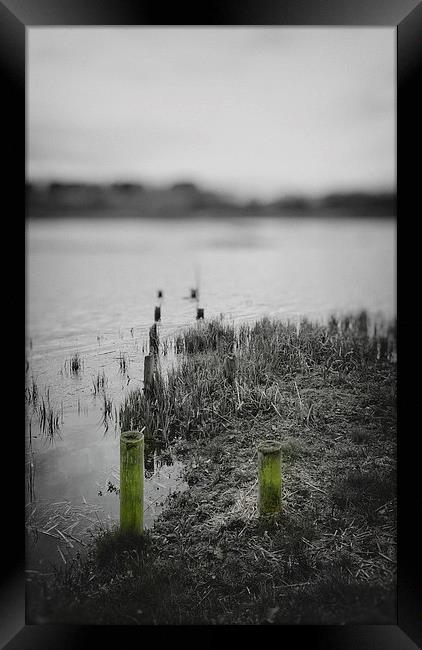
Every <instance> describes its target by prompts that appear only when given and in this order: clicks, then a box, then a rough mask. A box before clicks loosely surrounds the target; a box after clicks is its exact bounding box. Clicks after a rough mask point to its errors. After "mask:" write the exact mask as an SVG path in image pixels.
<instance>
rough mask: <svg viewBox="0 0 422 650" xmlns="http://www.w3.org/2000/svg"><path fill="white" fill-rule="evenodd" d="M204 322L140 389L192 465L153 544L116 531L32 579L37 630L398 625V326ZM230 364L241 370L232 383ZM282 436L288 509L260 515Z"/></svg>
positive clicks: (132, 424)
mask: <svg viewBox="0 0 422 650" xmlns="http://www.w3.org/2000/svg"><path fill="white" fill-rule="evenodd" d="M367 332H368V327H367V320H366V316H365V315H364V314H362V315H360V316H358V317H349V318H347V319H344V320H343V321H342V322H341V323H338V322H336V321H335V319H332V320H331V321H330V323H329V325H328V326H322V325H316V324H312V323H308V322H303V323H302V324H301V327H300V330H299V331H297V329H296V326H293V325H286V324H283V323H281V322H278V321H270V320H267V319H264V320H261V321H259V322H258V323H256V324H254V325H252V326H242V327H240V328H237V329H235V328H233V327H231V326H228V325H225V324H223V323H222V322H209V323H200V324H199V325H198V326H197V327H194V328H192V329H190V330H187V331H186V332H184V333H182V334H181V335H180V336H178V337H177V338H176V339H175V341H174V347H175V349H176V351H178V352H179V353H180V358H179V359H180V361H179V363H177V364H176V366H175V367H174V368H173V369H170V370H169V372H168V374H166V376H161V375H160V374H157V376H156V379H155V383H154V386H153V388H152V390H151V392H150V393H149V394H148V395H145V394H144V393H143V391H142V390H134V391H133V392H132V393H131V394H130V395H129V397H128V398H127V400H126V402H125V404H124V405H123V406H122V408H121V412H120V421H121V427H122V429H126V430H130V429H136V428H138V429H140V428H142V427H144V426H145V432H146V434H147V437H148V438H153V439H154V440H160V441H162V443H163V444H168V443H171V445H170V452H167V453H171V454H172V455H173V456H174V457H175V458H178V459H182V460H183V461H184V463H185V478H186V481H187V483H188V485H189V489H188V490H187V491H185V492H182V493H180V494H175V495H173V496H172V497H171V498H169V500H168V504H167V507H166V509H165V510H164V512H163V513H162V515H161V516H160V518H159V520H158V521H157V522H156V524H155V525H154V527H153V529H151V530H150V531H147V532H146V533H145V534H144V535H143V537H142V538H141V537H136V536H135V537H134V536H127V535H126V536H122V535H121V534H119V532H118V531H107V532H104V533H103V534H102V535H100V536H99V537H97V538H96V539H95V540H94V541H93V544H92V546H91V549H90V551H89V553H88V554H87V555H85V556H84V557H78V558H76V559H75V561H74V562H73V564H72V565H69V564H68V565H66V566H65V567H64V569H63V570H61V571H55V572H54V573H53V575H51V576H48V577H44V578H43V579H42V580H41V578H38V580H37V579H35V578H33V579H32V581H31V583H29V585H28V599H27V602H28V613H29V618H30V621H31V622H35V623H36V622H70V623H82V624H84V623H94V624H95V623H98V624H107V623H110V624H148V623H158V624H160V623H164V624H166V623H167V624H172V623H175V624H179V623H188V624H189V623H200V624H204V623H217V624H218V623H222V624H227V623H239V624H241V623H253V624H259V623H293V624H296V623H328V624H337V623H340V624H341V623H348V624H350V623H393V622H395V512H396V511H395V446H396V414H395V398H396V376H395V362H394V355H395V331H394V329H393V328H391V327H390V328H389V329H388V330H387V329H386V330H385V331H384V332H383V334H382V335H380V334H379V333H378V334H377V335H376V336H371V337H369V336H368V334H367ZM228 355H232V356H234V358H235V361H236V374H235V378H232V377H231V375H230V372H229V366H228V364H227V357H228ZM265 439H273V440H274V439H275V440H279V441H280V442H281V443H282V458H283V511H282V513H281V514H280V515H278V516H276V517H272V518H260V517H259V516H258V513H257V508H256V503H257V454H256V448H257V444H258V443H259V442H261V441H262V440H265Z"/></svg>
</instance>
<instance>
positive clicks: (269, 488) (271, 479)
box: [258, 440, 281, 515]
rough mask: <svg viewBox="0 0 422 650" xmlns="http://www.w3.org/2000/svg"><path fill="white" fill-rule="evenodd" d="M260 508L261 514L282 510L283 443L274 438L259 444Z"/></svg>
mask: <svg viewBox="0 0 422 650" xmlns="http://www.w3.org/2000/svg"><path fill="white" fill-rule="evenodd" d="M258 509H259V514H260V515H266V514H273V513H277V512H280V511H281V444H280V443H279V442H276V441H274V440H267V441H265V442H263V443H261V444H260V445H259V446H258Z"/></svg>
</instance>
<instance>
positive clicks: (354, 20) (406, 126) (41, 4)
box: [0, 0, 422, 650]
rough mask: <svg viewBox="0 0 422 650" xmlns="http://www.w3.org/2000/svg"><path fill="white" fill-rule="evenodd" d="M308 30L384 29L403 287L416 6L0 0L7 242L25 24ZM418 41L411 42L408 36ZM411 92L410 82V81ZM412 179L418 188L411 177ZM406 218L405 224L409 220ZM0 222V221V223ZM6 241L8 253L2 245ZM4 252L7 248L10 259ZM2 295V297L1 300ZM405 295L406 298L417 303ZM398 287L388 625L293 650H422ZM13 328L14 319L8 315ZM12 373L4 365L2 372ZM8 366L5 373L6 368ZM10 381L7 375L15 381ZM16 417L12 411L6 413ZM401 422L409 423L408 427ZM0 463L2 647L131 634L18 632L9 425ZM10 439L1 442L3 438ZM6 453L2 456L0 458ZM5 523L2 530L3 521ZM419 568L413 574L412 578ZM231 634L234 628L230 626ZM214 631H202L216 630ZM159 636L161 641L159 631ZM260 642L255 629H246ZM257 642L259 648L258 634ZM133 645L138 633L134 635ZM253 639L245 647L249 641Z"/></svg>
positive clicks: (14, 198)
mask: <svg viewBox="0 0 422 650" xmlns="http://www.w3.org/2000/svg"><path fill="white" fill-rule="evenodd" d="M134 24H136V25H146V26H147V25H311V26H312V25H313V26H324V25H325V26H328V25H333V26H352V25H353V26H362V27H363V26H373V27H375V26H390V27H392V28H396V33H397V192H398V215H397V233H398V238H397V245H398V255H397V262H398V269H399V270H400V272H399V273H398V276H397V278H398V285H399V284H400V282H401V283H402V287H407V286H408V285H409V284H410V283H412V282H413V285H414V286H415V283H417V280H418V277H419V276H418V272H417V271H418V255H417V247H418V242H417V238H416V237H414V236H413V228H414V225H415V222H416V220H417V217H418V215H417V214H416V212H417V206H418V205H419V201H418V198H419V196H418V194H417V189H418V180H419V179H418V175H420V172H419V174H418V170H419V169H420V164H419V162H418V160H417V157H416V162H415V161H414V160H415V159H414V155H413V154H414V153H415V152H416V154H417V155H418V154H419V153H420V151H421V148H420V146H419V145H420V144H421V136H420V134H419V132H418V121H419V119H420V115H422V110H421V109H422V105H421V102H420V100H419V99H418V98H417V94H418V81H419V79H420V78H419V76H418V73H419V72H420V65H421V60H422V56H421V54H422V38H421V34H422V3H420V2H419V0H389V1H386V0H384V1H383V2H382V3H381V2H379V0H284V1H279V2H276V1H275V0H260V1H259V2H258V0H256V1H255V2H252V0H246V1H243V2H241V1H237V0H227V1H226V2H217V1H216V0H214V2H209V3H197V6H196V8H195V7H194V6H192V7H187V6H186V7H184V6H181V5H180V4H179V3H174V4H173V6H172V8H170V9H167V8H164V6H163V5H161V4H160V3H152V2H140V1H138V2H136V1H135V0H0V69H1V81H2V85H1V88H2V95H3V100H2V102H1V103H2V112H3V129H2V131H3V152H4V156H3V157H4V159H5V162H6V163H7V164H6V176H5V182H4V186H3V188H2V193H3V199H4V202H3V205H8V206H9V208H8V211H9V213H8V215H7V219H8V221H7V223H8V225H12V226H13V228H15V233H16V234H15V237H16V239H15V241H16V244H18V242H19V245H21V244H22V241H23V240H22V238H21V236H22V235H23V233H22V229H23V226H24V221H25V220H24V219H22V213H24V212H25V36H26V30H27V28H29V27H32V26H42V25H44V26H54V25H69V26H70V25H80V26H81V25H134ZM418 37H419V38H418ZM419 85H420V81H419ZM419 182H420V181H419ZM412 216H413V220H412ZM4 223H6V217H5V219H4ZM5 241H6V240H5ZM7 241H8V245H7V247H5V248H6V250H7V249H9V246H12V244H11V243H9V242H10V239H9V236H8V238H7ZM15 251H16V249H12V248H10V252H12V254H14V252H15ZM13 257H14V263H13V265H12V266H10V263H9V262H8V263H7V269H8V276H6V277H7V278H9V277H10V276H11V275H13V280H15V275H16V274H17V267H18V266H19V267H20V268H23V269H24V268H25V262H24V263H23V265H22V262H21V258H20V259H19V261H18V257H17V256H16V255H13ZM5 284H6V285H7V286H6V292H5V295H6V298H5V300H6V301H7V304H8V307H9V309H12V310H13V312H15V307H16V303H17V296H16V289H15V288H14V287H16V285H15V284H14V283H11V282H9V281H8V280H7V282H6V283H5ZM7 289H9V292H10V294H9V295H8V294H7ZM417 293H418V292H417V289H416V293H415V294H414V296H415V295H416V297H417ZM406 296H407V294H406V291H405V290H403V293H402V292H401V289H400V290H398V350H399V360H398V378H399V386H398V387H399V390H398V416H399V426H398V431H399V435H398V591H397V602H398V607H397V625H385V626H384V625H374V626H371V625H362V626H283V628H282V629H281V630H280V629H278V630H276V633H277V635H278V643H280V644H283V645H285V644H286V643H289V642H290V643H292V642H293V643H298V642H299V643H303V644H305V645H308V644H309V645H310V647H312V648H313V649H315V648H324V649H325V650H328V649H331V648H332V649H336V650H337V649H339V648H346V649H350V650H351V649H352V648H353V649H355V648H356V649H359V650H366V649H368V650H369V649H371V650H378V649H380V650H381V649H382V650H387V649H389V648H397V649H398V648H400V650H406V649H407V648H409V650H410V649H411V648H415V647H418V646H420V645H421V643H422V616H421V613H422V606H421V605H422V598H421V592H422V589H421V584H422V583H421V582H419V581H418V579H419V576H420V566H421V560H420V549H419V546H420V544H419V539H418V535H417V526H416V524H417V523H418V522H417V520H418V515H420V512H421V508H420V506H421V498H420V496H419V495H420V492H421V490H420V487H419V484H418V478H419V472H418V469H419V468H418V455H417V453H416V438H417V437H418V435H419V431H418V429H420V424H419V422H418V421H419V419H420V418H419V416H418V410H419V408H418V407H419V401H420V400H419V399H418V397H419V395H418V382H417V381H412V374H411V370H412V365H413V363H416V364H417V357H418V356H419V349H418V345H417V337H415V334H416V333H417V331H418V328H417V326H418V325H421V324H422V323H421V321H420V320H418V318H417V317H415V315H414V309H415V305H414V300H413V304H412V305H411V301H410V300H409V298H406ZM13 320H15V316H14V317H13ZM12 365H16V364H12ZM10 367H12V366H10ZM17 374H18V373H17ZM11 384H12V389H11V393H13V394H14V393H16V392H19V388H18V386H19V376H17V378H16V380H15V379H13V382H12V381H11ZM15 412H16V411H15ZM413 416H415V421H414V422H413ZM6 428H7V429H8V428H10V429H11V431H10V432H9V431H5V434H6V433H7V435H5V436H4V438H5V440H4V445H5V448H6V452H5V455H4V456H3V458H4V459H6V458H7V465H8V466H9V470H10V477H11V478H10V479H9V482H8V483H7V490H6V492H7V494H6V498H4V502H6V503H3V517H4V521H7V522H8V523H7V526H6V529H5V532H4V533H3V535H2V542H3V551H2V555H3V576H2V582H1V586H0V606H1V609H2V612H1V613H0V620H1V621H2V625H1V626H0V627H1V629H2V632H1V636H0V641H1V642H2V647H5V648H7V650H15V649H16V650H18V649H19V650H22V649H23V648H31V650H34V649H36V648H42V649H43V650H44V649H47V648H60V649H62V648H78V649H79V648H83V647H88V646H92V645H93V644H98V645H100V643H103V640H105V639H107V641H108V643H113V644H114V643H118V644H119V645H120V646H121V647H122V645H123V647H124V645H125V644H124V642H123V639H126V638H127V635H131V636H136V634H139V629H138V628H136V627H134V628H132V627H131V626H128V627H124V628H122V627H120V626H110V627H107V628H103V627H101V626H97V627H88V626H60V625H37V626H35V625H32V626H29V625H25V613H24V608H25V599H24V557H25V553H24V541H23V540H24V530H23V529H24V521H23V519H24V507H23V505H24V481H23V480H22V474H23V471H24V470H23V468H24V462H23V458H24V441H23V440H24V436H23V435H22V430H21V429H20V427H19V426H16V424H14V425H13V426H11V423H10V422H9V423H6ZM12 434H13V435H12ZM6 454H7V455H6ZM12 521H13V524H12V523H10V522H12ZM418 569H419V571H418ZM236 629H237V630H238V629H239V628H236ZM265 629H266V630H267V631H268V630H269V629H271V630H273V631H274V628H273V627H271V626H268V627H267V628H265ZM225 630H226V627H224V628H216V629H215V630H213V631H214V633H217V634H218V633H223V634H225ZM186 631H187V628H184V629H181V628H179V629H173V628H172V630H171V635H172V637H173V636H174V635H176V636H178V635H179V634H183V637H182V636H179V639H182V638H183V639H184V640H185V639H186V636H185V635H186ZM163 633H164V634H166V635H167V637H161V635H162V634H163ZM247 633H248V635H249V634H252V635H254V634H260V635H261V634H262V628H258V627H254V628H251V629H248V631H247ZM153 634H154V640H155V641H157V640H161V638H162V639H163V640H165V638H166V640H167V643H168V642H169V637H168V634H170V631H169V630H165V629H162V628H158V627H157V629H156V628H154V630H153ZM201 636H202V642H204V641H205V640H209V642H212V640H213V635H210V636H209V637H208V635H204V634H202V635H201ZM260 638H261V642H262V637H260ZM143 639H144V640H145V636H143ZM251 641H252V642H253V639H252V638H251ZM3 644H6V645H3Z"/></svg>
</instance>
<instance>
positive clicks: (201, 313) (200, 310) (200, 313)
mask: <svg viewBox="0 0 422 650" xmlns="http://www.w3.org/2000/svg"><path fill="white" fill-rule="evenodd" d="M200 318H204V309H203V308H202V307H198V308H197V310H196V320H199V319H200Z"/></svg>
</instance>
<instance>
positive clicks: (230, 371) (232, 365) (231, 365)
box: [223, 354, 236, 383]
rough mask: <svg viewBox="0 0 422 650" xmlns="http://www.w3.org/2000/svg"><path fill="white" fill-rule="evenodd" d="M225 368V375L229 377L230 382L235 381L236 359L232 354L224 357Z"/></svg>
mask: <svg viewBox="0 0 422 650" xmlns="http://www.w3.org/2000/svg"><path fill="white" fill-rule="evenodd" d="M223 370H224V376H225V377H226V378H227V380H228V381H229V382H230V383H233V381H234V378H235V375H236V359H235V357H234V356H233V355H232V354H230V355H229V356H228V357H226V358H225V359H224V363H223Z"/></svg>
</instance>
